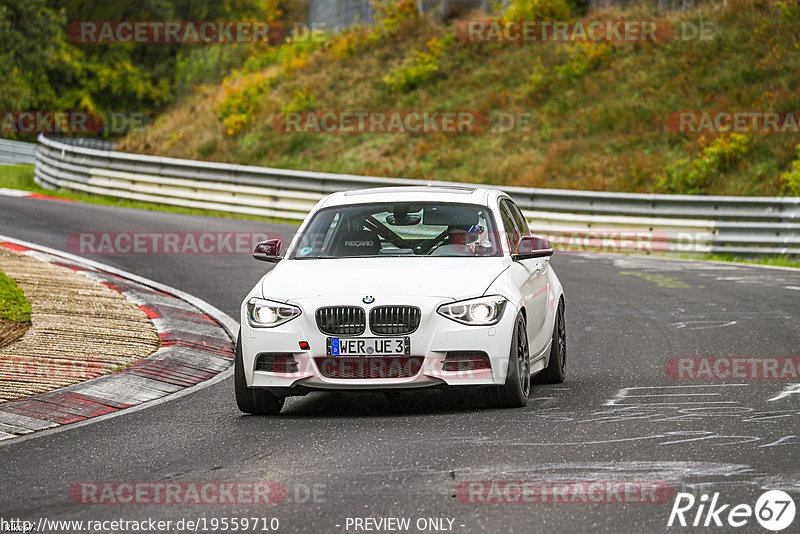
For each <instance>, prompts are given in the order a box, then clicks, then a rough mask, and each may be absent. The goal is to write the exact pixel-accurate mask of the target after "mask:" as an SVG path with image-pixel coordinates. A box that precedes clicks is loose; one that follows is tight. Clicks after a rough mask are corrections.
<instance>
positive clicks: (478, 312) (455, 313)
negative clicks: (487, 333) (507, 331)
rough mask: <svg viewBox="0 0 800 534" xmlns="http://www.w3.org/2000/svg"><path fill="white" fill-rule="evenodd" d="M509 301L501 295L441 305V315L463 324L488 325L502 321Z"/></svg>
mask: <svg viewBox="0 0 800 534" xmlns="http://www.w3.org/2000/svg"><path fill="white" fill-rule="evenodd" d="M507 302H508V301H507V300H506V299H505V298H503V297H500V296H497V295H494V296H490V297H480V298H476V299H469V300H462V301H459V302H454V303H452V304H443V305H441V306H439V310H438V312H439V315H442V316H444V317H447V318H448V319H452V320H453V321H456V322H459V323H461V324H468V325H474V326H488V325H493V324H497V323H498V322H500V318H501V317H502V316H503V310H504V309H505V307H506V303H507Z"/></svg>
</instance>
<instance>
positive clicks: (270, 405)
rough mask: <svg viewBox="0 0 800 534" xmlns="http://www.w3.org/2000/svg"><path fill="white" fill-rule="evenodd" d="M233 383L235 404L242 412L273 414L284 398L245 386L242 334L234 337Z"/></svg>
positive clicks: (281, 404) (280, 406) (279, 409)
mask: <svg viewBox="0 0 800 534" xmlns="http://www.w3.org/2000/svg"><path fill="white" fill-rule="evenodd" d="M233 385H234V389H235V391H236V405H237V406H238V407H239V410H241V411H242V412H244V413H251V414H255V415H274V414H277V413H280V411H281V408H283V403H284V401H285V400H286V399H285V398H281V397H276V396H275V395H273V394H272V393H270V392H269V391H267V390H266V389H261V388H251V387H247V380H246V379H245V376H244V358H243V357H242V334H241V332H239V336H238V338H237V339H236V358H235V359H234V361H233Z"/></svg>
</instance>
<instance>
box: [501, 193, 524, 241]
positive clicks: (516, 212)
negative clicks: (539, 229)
mask: <svg viewBox="0 0 800 534" xmlns="http://www.w3.org/2000/svg"><path fill="white" fill-rule="evenodd" d="M503 203H505V204H508V207H509V209H510V210H511V215H513V216H514V221H516V223H517V228H519V229H520V231H521V232H522V235H531V229H530V228H528V221H526V220H525V216H524V215H522V211H520V209H519V206H517V205H516V204H515V203H514V202H509V201H508V200H504V201H503Z"/></svg>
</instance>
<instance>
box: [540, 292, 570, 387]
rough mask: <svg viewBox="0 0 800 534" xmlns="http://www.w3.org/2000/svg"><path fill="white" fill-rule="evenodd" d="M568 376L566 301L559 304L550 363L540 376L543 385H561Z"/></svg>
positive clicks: (554, 325)
mask: <svg viewBox="0 0 800 534" xmlns="http://www.w3.org/2000/svg"><path fill="white" fill-rule="evenodd" d="M566 376H567V325H566V322H565V321H564V301H563V300H562V301H561V302H559V303H558V310H557V311H556V320H555V324H553V342H552V344H551V345H550V362H549V363H548V364H547V369H545V370H544V371H542V373H541V375H539V377H537V378H539V381H541V383H543V384H560V383H561V382H563V381H564V379H565V378H566Z"/></svg>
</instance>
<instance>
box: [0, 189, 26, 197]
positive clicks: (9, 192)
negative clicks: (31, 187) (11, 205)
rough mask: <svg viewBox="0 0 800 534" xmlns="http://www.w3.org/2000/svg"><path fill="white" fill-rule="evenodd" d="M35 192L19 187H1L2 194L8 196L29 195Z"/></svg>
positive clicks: (0, 192)
mask: <svg viewBox="0 0 800 534" xmlns="http://www.w3.org/2000/svg"><path fill="white" fill-rule="evenodd" d="M32 194H33V193H31V192H30V191H20V190H19V189H5V188H2V187H0V195H3V196H6V197H29V196H31V195H32Z"/></svg>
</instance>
